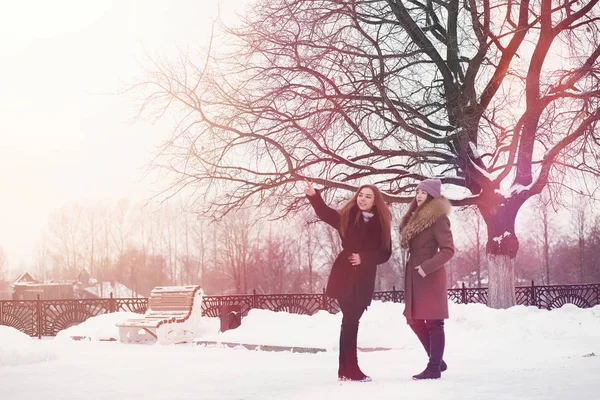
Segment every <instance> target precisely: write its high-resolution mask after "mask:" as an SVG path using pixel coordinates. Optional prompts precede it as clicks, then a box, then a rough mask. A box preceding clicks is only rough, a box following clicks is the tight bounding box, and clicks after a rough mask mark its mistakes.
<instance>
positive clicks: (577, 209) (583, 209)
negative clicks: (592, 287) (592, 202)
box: [571, 197, 589, 283]
mask: <svg viewBox="0 0 600 400" xmlns="http://www.w3.org/2000/svg"><path fill="white" fill-rule="evenodd" d="M571 212H572V215H573V219H572V224H573V228H575V234H576V235H577V236H576V237H577V245H578V250H579V257H578V260H577V282H579V283H582V282H584V281H585V269H584V266H585V241H586V231H587V219H588V218H589V213H588V200H587V199H586V198H585V197H577V198H575V199H574V204H573V207H572V208H571Z"/></svg>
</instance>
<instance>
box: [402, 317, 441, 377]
mask: <svg viewBox="0 0 600 400" xmlns="http://www.w3.org/2000/svg"><path fill="white" fill-rule="evenodd" d="M409 326H410V328H411V329H412V330H413V332H414V333H415V335H417V338H419V341H420V342H421V344H422V345H423V348H424V349H425V352H426V353H427V357H429V356H430V355H431V353H430V350H429V348H430V338H429V329H427V325H426V324H425V321H424V320H410V322H409ZM447 369H448V365H447V364H446V362H445V361H444V360H442V362H441V363H440V372H444V371H445V370H447Z"/></svg>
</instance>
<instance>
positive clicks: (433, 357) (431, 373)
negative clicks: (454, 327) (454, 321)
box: [413, 320, 446, 379]
mask: <svg viewBox="0 0 600 400" xmlns="http://www.w3.org/2000/svg"><path fill="white" fill-rule="evenodd" d="M426 327H427V331H428V333H429V362H428V363H427V368H425V370H424V371H423V372H421V373H420V374H417V375H413V379H439V378H440V376H441V364H442V358H443V356H444V347H445V344H446V337H445V334H444V320H428V321H427V322H426Z"/></svg>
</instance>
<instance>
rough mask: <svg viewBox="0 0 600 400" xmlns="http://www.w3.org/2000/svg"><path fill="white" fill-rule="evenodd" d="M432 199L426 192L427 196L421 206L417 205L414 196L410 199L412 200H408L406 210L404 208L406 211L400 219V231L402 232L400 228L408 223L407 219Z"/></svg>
mask: <svg viewBox="0 0 600 400" xmlns="http://www.w3.org/2000/svg"><path fill="white" fill-rule="evenodd" d="M432 199H433V197H431V195H430V194H429V193H427V198H426V199H425V201H424V202H423V204H421V207H419V206H418V205H417V198H416V197H415V198H414V199H412V201H411V202H410V205H409V206H408V210H406V213H405V214H404V216H403V217H402V219H401V220H400V232H402V229H404V227H405V226H406V225H408V221H410V217H412V216H413V215H414V214H418V213H419V211H421V209H423V207H424V206H425V204H427V203H429V202H430V201H431V200H432Z"/></svg>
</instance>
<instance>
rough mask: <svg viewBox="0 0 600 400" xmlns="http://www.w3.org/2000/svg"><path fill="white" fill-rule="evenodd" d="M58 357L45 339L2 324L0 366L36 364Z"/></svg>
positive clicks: (0, 330)
mask: <svg viewBox="0 0 600 400" xmlns="http://www.w3.org/2000/svg"><path fill="white" fill-rule="evenodd" d="M56 358H58V355H57V354H56V353H55V352H54V351H53V350H51V349H50V348H48V346H46V345H45V343H43V341H41V340H39V339H37V338H31V337H29V336H28V335H26V334H24V333H23V332H21V331H19V330H17V329H15V328H12V327H10V326H5V325H0V367H2V366H7V365H12V366H14V365H23V364H35V363H40V362H44V361H48V360H54V359H56Z"/></svg>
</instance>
